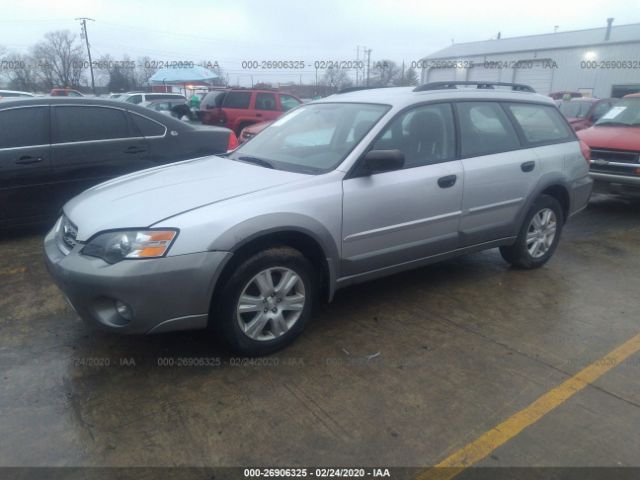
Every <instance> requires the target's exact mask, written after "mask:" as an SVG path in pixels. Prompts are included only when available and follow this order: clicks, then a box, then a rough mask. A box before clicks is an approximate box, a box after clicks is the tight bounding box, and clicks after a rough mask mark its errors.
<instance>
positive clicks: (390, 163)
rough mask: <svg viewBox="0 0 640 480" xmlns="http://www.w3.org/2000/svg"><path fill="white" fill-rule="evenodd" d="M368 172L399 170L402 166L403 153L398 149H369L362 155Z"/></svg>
mask: <svg viewBox="0 0 640 480" xmlns="http://www.w3.org/2000/svg"><path fill="white" fill-rule="evenodd" d="M363 163H364V167H365V170H366V171H367V172H368V173H370V174H371V173H379V172H389V171H391V170H400V169H401V168H402V167H403V166H404V153H403V152H402V151H400V150H371V151H369V152H368V153H367V154H366V155H365V156H364V162H363Z"/></svg>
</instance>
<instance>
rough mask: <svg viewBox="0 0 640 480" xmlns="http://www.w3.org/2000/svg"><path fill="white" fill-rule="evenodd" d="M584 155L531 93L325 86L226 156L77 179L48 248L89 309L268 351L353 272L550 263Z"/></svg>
mask: <svg viewBox="0 0 640 480" xmlns="http://www.w3.org/2000/svg"><path fill="white" fill-rule="evenodd" d="M453 83H455V82H450V84H449V85H451V84H453ZM517 88H520V87H517ZM454 119H456V121H454ZM530 125H533V128H530ZM542 126H545V128H542ZM585 153H586V147H585V146H584V145H581V144H580V142H579V141H578V139H577V138H576V135H575V133H574V132H573V130H572V129H571V127H570V126H569V124H568V123H567V121H566V120H565V119H564V118H563V117H562V115H561V114H560V112H558V109H557V108H556V107H555V105H554V104H553V101H552V100H551V99H549V98H548V97H544V96H541V95H537V94H535V93H528V92H523V91H519V92H511V91H500V90H497V89H496V90H489V89H486V88H483V89H482V90H477V89H471V88H466V89H461V90H456V89H453V88H447V89H442V87H441V84H440V83H436V84H427V85H423V86H421V87H417V88H415V89H414V88H413V87H409V88H406V87H402V88H386V89H377V90H363V91H359V92H351V93H347V94H343V95H333V96H331V97H329V98H326V99H323V100H319V101H316V102H312V103H308V104H305V105H303V106H301V107H299V108H298V109H297V110H296V111H295V112H294V113H291V114H289V115H285V116H283V117H282V118H281V119H278V120H276V121H275V122H274V123H273V124H272V125H271V126H270V127H269V128H267V129H266V130H264V131H263V132H262V133H261V134H260V135H258V136H257V137H256V138H254V139H253V140H252V141H250V142H247V143H245V144H243V145H241V146H240V147H239V148H237V149H236V150H234V151H233V152H232V153H230V154H228V155H227V156H223V157H220V156H218V157H210V158H200V159H197V160H191V161H187V162H182V163H179V164H176V165H172V166H168V167H161V168H155V169H151V170H147V171H144V172H138V173H136V174H133V175H129V176H125V177H121V178H119V179H116V180H113V181H111V182H108V183H105V184H102V185H100V186H99V187H96V188H93V189H90V190H88V191H86V192H84V193H83V194H81V195H79V196H78V197H76V198H74V199H73V200H71V201H70V202H68V203H67V204H66V205H65V207H64V209H63V214H62V215H61V217H60V218H59V220H58V222H57V223H56V225H55V227H54V228H53V229H52V230H51V231H50V232H49V234H48V235H47V237H46V239H45V242H44V248H45V252H46V263H47V266H48V269H49V271H50V272H51V274H52V275H53V278H54V279H55V280H56V282H57V284H58V285H59V286H60V288H61V289H62V290H63V291H64V292H65V294H66V295H67V297H68V298H69V301H70V302H71V304H72V305H73V306H74V308H75V309H76V311H77V312H78V313H79V315H80V316H82V317H83V318H84V319H86V320H87V321H89V322H91V323H92V324H94V325H97V326H100V327H102V328H104V329H107V330H111V331H116V332H122V333H155V332H166V331H171V330H181V329H197V328H205V327H207V326H210V327H211V328H212V329H214V330H215V331H216V332H217V334H218V335H219V336H220V337H221V338H223V339H225V340H226V341H227V342H228V343H229V344H230V345H231V346H232V347H233V348H234V349H235V350H236V351H238V352H240V353H241V354H245V355H261V354H267V353H269V352H273V351H275V350H277V349H280V348H282V347H284V346H285V345H287V344H288V343H289V342H291V341H292V340H293V339H294V338H296V337H297V336H298V335H299V334H300V333H301V332H302V330H303V329H304V328H305V326H306V325H307V324H308V323H309V319H310V315H311V311H312V307H313V304H314V302H315V301H316V300H317V299H318V298H324V299H328V300H330V299H331V298H332V297H333V294H334V292H335V291H336V290H337V289H339V288H342V287H345V286H347V285H351V284H353V283H357V282H362V281H366V280H369V279H372V278H376V277H381V276H384V275H388V274H392V273H396V272H400V271H402V270H406V269H410V268H415V267H419V266H422V265H426V264H429V263H432V262H436V261H439V260H442V259H446V258H450V257H454V256H457V255H461V254H465V253H470V252H475V251H479V250H484V249H487V248H494V247H500V252H501V253H502V256H503V257H504V258H505V260H507V261H508V262H510V263H511V264H513V265H515V266H517V267H521V268H536V267H540V266H542V265H544V264H545V263H546V262H547V261H548V260H549V259H550V258H551V256H552V255H553V253H554V251H555V249H556V246H557V245H558V241H559V239H560V235H561V232H562V228H563V225H564V224H565V222H566V220H567V219H568V218H569V217H570V216H571V215H573V214H574V213H576V212H578V211H580V210H581V209H582V208H584V207H585V206H586V204H587V201H588V199H589V195H590V193H591V186H592V181H591V179H590V178H589V172H588V163H587V161H586V158H585ZM177 285H178V286H179V288H177V287H176V286H177Z"/></svg>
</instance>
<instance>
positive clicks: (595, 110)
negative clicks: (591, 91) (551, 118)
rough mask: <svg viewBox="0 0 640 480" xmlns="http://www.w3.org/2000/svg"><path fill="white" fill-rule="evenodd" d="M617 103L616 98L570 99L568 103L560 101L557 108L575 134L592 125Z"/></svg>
mask: <svg viewBox="0 0 640 480" xmlns="http://www.w3.org/2000/svg"><path fill="white" fill-rule="evenodd" d="M617 101H618V99H617V98H601V99H597V98H587V97H582V98H572V99H571V100H568V101H567V100H565V101H561V102H560V104H559V105H558V108H559V109H560V112H562V114H563V115H564V116H565V118H566V119H567V120H568V121H569V124H570V125H571V126H572V127H573V129H574V130H575V131H576V132H577V131H578V130H582V129H585V128H589V127H590V126H591V125H593V124H594V123H595V122H596V121H597V120H598V119H599V118H600V117H602V115H604V114H605V113H607V112H608V111H609V110H610V109H611V107H612V106H613V105H615V104H616V102H617Z"/></svg>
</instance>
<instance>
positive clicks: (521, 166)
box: [456, 101, 539, 246]
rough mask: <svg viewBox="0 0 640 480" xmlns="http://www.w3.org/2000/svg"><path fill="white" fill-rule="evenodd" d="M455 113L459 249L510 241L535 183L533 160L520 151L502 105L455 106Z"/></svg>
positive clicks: (471, 104) (494, 103) (535, 168)
mask: <svg viewBox="0 0 640 480" xmlns="http://www.w3.org/2000/svg"><path fill="white" fill-rule="evenodd" d="M456 112H457V117H458V122H459V134H460V148H461V156H462V166H463V168H464V200H463V205H462V219H461V222H460V232H461V240H462V245H463V246H470V245H476V244H480V243H484V242H488V241H492V240H496V239H498V238H503V237H509V236H510V235H512V233H513V225H514V222H515V221H516V216H517V214H518V212H519V211H520V209H521V208H522V205H523V204H524V202H525V198H526V196H527V193H528V191H529V190H530V188H531V187H532V185H533V184H534V183H535V182H536V180H537V178H538V172H539V165H537V163H536V161H537V157H536V155H535V153H534V152H533V151H532V150H530V149H524V148H523V146H522V145H521V142H520V139H519V137H518V134H517V131H516V129H515V127H514V126H513V125H512V123H511V121H510V120H509V117H508V115H507V113H506V112H505V111H504V110H503V109H502V107H501V105H500V103H498V102H490V101H476V102H457V103H456Z"/></svg>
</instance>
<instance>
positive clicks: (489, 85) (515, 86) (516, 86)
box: [413, 81, 536, 93]
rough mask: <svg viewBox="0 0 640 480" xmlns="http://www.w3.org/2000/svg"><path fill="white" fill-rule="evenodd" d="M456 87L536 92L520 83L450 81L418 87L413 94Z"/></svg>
mask: <svg viewBox="0 0 640 480" xmlns="http://www.w3.org/2000/svg"><path fill="white" fill-rule="evenodd" d="M458 85H475V86H476V88H478V89H489V90H492V89H494V88H495V87H511V90H513V91H514V92H530V93H536V91H535V90H534V89H533V88H531V87H530V86H529V85H524V84H522V83H509V82H470V81H465V82H463V81H452V82H430V83H425V84H423V85H419V86H417V87H416V88H414V89H413V91H414V92H426V91H428V90H447V89H455V88H458Z"/></svg>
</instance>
